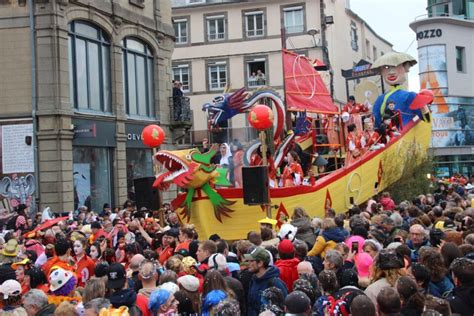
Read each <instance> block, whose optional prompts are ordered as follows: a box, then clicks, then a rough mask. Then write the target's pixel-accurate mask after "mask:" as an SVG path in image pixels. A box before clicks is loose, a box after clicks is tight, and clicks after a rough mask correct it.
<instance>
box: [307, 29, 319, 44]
mask: <svg viewBox="0 0 474 316" xmlns="http://www.w3.org/2000/svg"><path fill="white" fill-rule="evenodd" d="M320 32H321V31H320V30H317V29H315V28H310V29H308V31H307V32H306V33H307V34H308V35H310V36H312V37H313V42H314V47H318V43H319V42H318V43H316V34H319V33H320Z"/></svg>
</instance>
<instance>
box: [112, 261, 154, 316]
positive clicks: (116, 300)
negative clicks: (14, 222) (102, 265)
mask: <svg viewBox="0 0 474 316" xmlns="http://www.w3.org/2000/svg"><path fill="white" fill-rule="evenodd" d="M107 288H108V289H109V290H110V296H109V297H108V298H109V300H110V303H111V304H112V307H114V308H120V307H121V306H126V307H127V308H128V311H129V313H130V315H131V316H134V315H142V314H146V313H147V298H146V297H144V296H140V297H137V294H136V293H135V291H134V290H133V289H129V288H128V282H127V273H126V271H125V267H124V266H123V265H121V264H120V263H113V264H111V265H110V266H109V268H108V269H107Z"/></svg>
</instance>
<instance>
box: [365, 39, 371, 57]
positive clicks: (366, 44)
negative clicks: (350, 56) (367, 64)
mask: <svg viewBox="0 0 474 316" xmlns="http://www.w3.org/2000/svg"><path fill="white" fill-rule="evenodd" d="M365 53H366V55H367V58H368V59H370V42H369V40H365Z"/></svg>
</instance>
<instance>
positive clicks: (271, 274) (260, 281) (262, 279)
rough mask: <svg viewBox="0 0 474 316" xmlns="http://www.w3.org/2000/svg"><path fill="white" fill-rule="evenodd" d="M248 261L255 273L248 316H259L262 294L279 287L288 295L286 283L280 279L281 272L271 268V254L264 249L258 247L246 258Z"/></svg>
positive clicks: (249, 293) (249, 268) (248, 301)
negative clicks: (271, 288)
mask: <svg viewBox="0 0 474 316" xmlns="http://www.w3.org/2000/svg"><path fill="white" fill-rule="evenodd" d="M244 258H245V260H247V261H248V263H249V264H248V270H249V271H250V272H252V273H254V276H253V277H252V280H251V281H250V287H249V292H248V297H247V315H248V316H257V315H259V314H260V308H261V305H262V293H263V291H265V290H266V289H268V288H270V287H277V288H279V289H280V290H281V291H282V292H283V296H284V297H286V295H288V289H287V288H286V285H285V283H283V281H282V280H281V279H280V270H278V268H276V267H274V266H270V265H269V264H270V254H269V252H268V251H267V250H265V249H264V248H262V247H256V248H255V249H254V250H253V251H252V252H250V253H249V254H246V255H245V256H244Z"/></svg>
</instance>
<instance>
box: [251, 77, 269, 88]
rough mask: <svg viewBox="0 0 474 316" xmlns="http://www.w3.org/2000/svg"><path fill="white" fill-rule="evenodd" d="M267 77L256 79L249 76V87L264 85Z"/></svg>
mask: <svg viewBox="0 0 474 316" xmlns="http://www.w3.org/2000/svg"><path fill="white" fill-rule="evenodd" d="M265 81H266V80H265V79H264V78H256V79H252V78H249V80H248V86H249V87H260V86H264V85H265Z"/></svg>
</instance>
